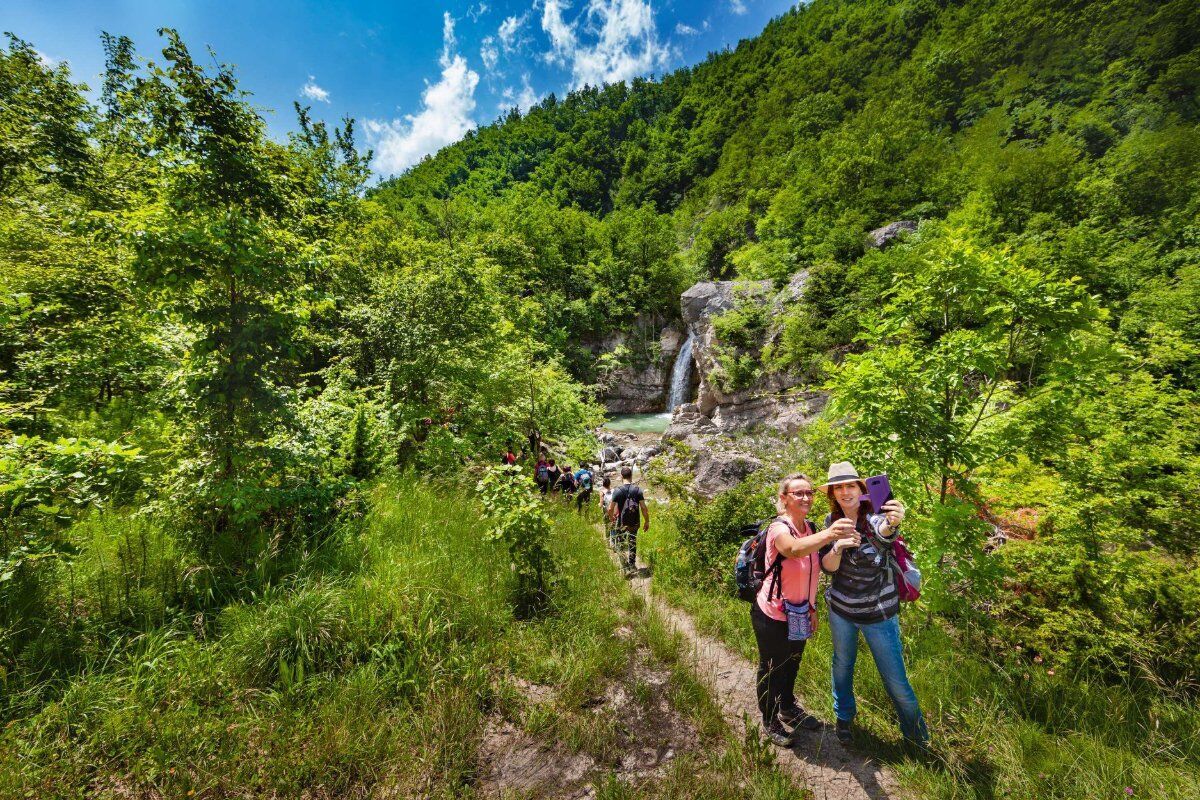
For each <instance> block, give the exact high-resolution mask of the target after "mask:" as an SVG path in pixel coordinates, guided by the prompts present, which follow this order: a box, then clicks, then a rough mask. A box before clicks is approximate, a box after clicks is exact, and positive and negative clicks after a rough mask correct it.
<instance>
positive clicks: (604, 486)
mask: <svg viewBox="0 0 1200 800" xmlns="http://www.w3.org/2000/svg"><path fill="white" fill-rule="evenodd" d="M600 487H601V488H600V515H601V516H602V517H603V518H604V534H605V536H606V537H607V538H608V546H609V547H616V538H615V537H616V524H615V523H614V522H613V517H612V514H610V513H609V504H610V503H611V502H612V494H613V493H612V481H611V480H609V477H608V476H607V475H605V476H604V480H602V481H601V482H600Z"/></svg>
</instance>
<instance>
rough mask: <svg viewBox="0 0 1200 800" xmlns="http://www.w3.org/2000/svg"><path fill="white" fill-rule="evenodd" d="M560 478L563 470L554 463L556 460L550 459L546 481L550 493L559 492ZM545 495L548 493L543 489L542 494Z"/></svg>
mask: <svg viewBox="0 0 1200 800" xmlns="http://www.w3.org/2000/svg"><path fill="white" fill-rule="evenodd" d="M560 478H562V470H561V469H559V468H558V466H557V465H556V464H555V463H554V459H553V458H552V459H550V461H549V463H548V464H547V465H546V480H547V486H548V487H549V488H550V491H552V492H557V491H558V481H559V479H560ZM545 493H546V490H545V489H543V490H542V494H545Z"/></svg>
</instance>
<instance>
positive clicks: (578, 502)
mask: <svg viewBox="0 0 1200 800" xmlns="http://www.w3.org/2000/svg"><path fill="white" fill-rule="evenodd" d="M591 499H592V490H591V489H580V490H579V494H577V495H575V510H576V511H583V504H584V503H586V502H587V501H588V500H591Z"/></svg>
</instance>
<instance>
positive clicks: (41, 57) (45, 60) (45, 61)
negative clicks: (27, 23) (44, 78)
mask: <svg viewBox="0 0 1200 800" xmlns="http://www.w3.org/2000/svg"><path fill="white" fill-rule="evenodd" d="M33 52H34V54H35V55H36V56H37V57H38V61H41V62H42V66H43V67H47V68H51V69H53V67H54V65H55V64H57V63H58V61H57V60H56V59H53V58H51V57H50V56H48V55H46V54H45V53H43V52H42V51H41V50H38V49H37V48H34V50H33Z"/></svg>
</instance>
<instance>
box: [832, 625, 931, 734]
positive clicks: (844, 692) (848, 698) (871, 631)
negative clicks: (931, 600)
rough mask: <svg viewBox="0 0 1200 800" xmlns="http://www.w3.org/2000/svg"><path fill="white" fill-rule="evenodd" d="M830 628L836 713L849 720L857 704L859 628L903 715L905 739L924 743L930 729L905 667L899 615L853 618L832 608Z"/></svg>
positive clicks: (902, 723) (834, 709) (834, 708)
mask: <svg viewBox="0 0 1200 800" xmlns="http://www.w3.org/2000/svg"><path fill="white" fill-rule="evenodd" d="M829 631H830V634H831V635H832V636H833V713H834V714H835V715H836V716H837V718H838V719H840V720H843V721H846V722H848V721H850V720H852V719H854V715H855V713H856V712H857V710H858V707H857V706H856V705H855V702H854V662H855V660H856V659H857V658H858V632H859V631H862V634H863V638H864V639H866V640H867V647H869V648H871V655H872V656H873V657H874V659H875V666H876V668H877V669H878V670H879V677H880V678H882V679H883V685H884V688H886V689H887V693H888V697H890V698H892V705H894V706H895V707H896V713H897V714H898V715H899V716H900V731H901V732H902V733H903V734H904V738H905V739H909V740H911V741H914V742H917V743H918V744H922V745H923V744H925V743H926V742H928V741H929V730H928V729H927V728H926V727H925V718H924V717H923V716H922V715H921V707H920V706H919V705H918V704H917V695H916V693H915V692H914V691H913V688H912V684H911V683H909V682H908V674H907V673H906V672H905V670H904V653H903V652H902V651H901V649H900V617H899V616H895V617H892V618H891V619H885V620H884V621H883V622H873V623H860V622H851V621H850V620H848V619H846V618H845V617H841V616H838V614H837V613H836V612H834V611H832V610H831V611H830V612H829Z"/></svg>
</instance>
